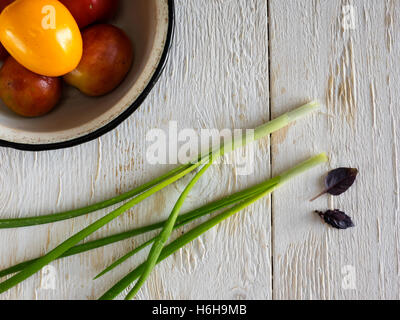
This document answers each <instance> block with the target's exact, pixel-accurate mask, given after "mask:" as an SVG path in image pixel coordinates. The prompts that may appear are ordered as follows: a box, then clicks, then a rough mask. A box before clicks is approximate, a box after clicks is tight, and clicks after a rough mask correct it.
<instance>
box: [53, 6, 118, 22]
mask: <svg viewBox="0 0 400 320" xmlns="http://www.w3.org/2000/svg"><path fill="white" fill-rule="evenodd" d="M60 1H61V3H63V4H64V5H65V6H66V7H67V8H68V10H69V11H70V12H71V14H72V16H73V17H74V18H75V20H76V22H77V23H78V26H79V28H84V27H86V26H88V25H90V24H92V23H94V22H98V21H105V20H108V19H110V18H112V17H114V15H115V13H116V11H117V8H118V4H119V0H60Z"/></svg>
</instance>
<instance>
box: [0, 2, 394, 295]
mask: <svg viewBox="0 0 400 320" xmlns="http://www.w3.org/2000/svg"><path fill="white" fill-rule="evenodd" d="M346 5H353V6H354V8H355V11H354V12H355V16H356V22H355V29H354V30H343V28H342V19H343V15H342V7H343V6H346ZM399 14H400V3H399V2H398V1H395V0H393V1H389V0H387V1H375V0H368V1H364V0H362V1H361V0H359V1H340V0H321V1H311V0H270V1H269V3H268V2H267V0H251V1H248V0H218V1H217V0H203V1H197V0H179V1H176V19H177V21H176V38H175V43H174V45H173V49H172V51H171V56H170V61H169V63H168V66H167V68H166V70H165V73H164V75H163V76H162V78H161V80H160V81H159V83H158V84H157V86H156V87H155V88H154V90H153V91H152V93H151V94H150V96H149V98H148V99H147V100H146V101H145V103H144V104H143V105H142V107H141V108H140V109H139V110H138V111H137V112H136V113H135V114H134V115H133V116H132V117H130V118H129V119H128V120H127V121H126V122H124V123H123V124H122V125H121V126H120V127H118V129H116V130H115V131H113V132H111V133H109V134H107V135H105V136H103V137H102V138H100V139H99V140H97V141H93V142H90V143H88V144H85V145H83V146H79V147H75V148H72V149H67V150H61V151H52V152H44V153H25V152H20V151H15V150H11V149H0V159H1V161H0V190H1V192H0V214H1V216H2V217H22V216H28V215H38V214H45V213H52V212H54V211H60V210H63V209H69V208H75V207H80V206H84V205H87V204H89V203H93V202H95V201H98V200H102V199H105V198H108V197H110V196H113V195H115V194H116V193H120V192H123V191H125V190H128V189H129V188H131V187H133V186H135V185H139V184H140V183H143V182H145V181H147V180H148V179H150V178H151V177H155V176H157V175H159V174H161V173H164V172H166V171H167V170H168V169H169V168H171V167H174V166H152V165H150V164H148V163H147V162H146V158H145V152H146V148H147V147H148V145H149V143H148V142H146V141H145V137H146V133H147V132H148V131H149V130H150V129H152V128H162V129H167V128H168V122H169V121H178V127H179V128H195V129H201V128H218V129H223V128H252V127H254V126H256V125H258V124H260V123H263V122H266V121H267V120H268V119H269V118H270V114H269V111H270V110H271V111H272V116H273V117H275V116H277V115H279V114H281V113H283V112H285V111H287V110H290V109H291V108H293V107H295V106H297V105H299V104H301V103H303V102H305V101H307V100H309V99H313V98H318V99H320V100H321V102H323V103H324V105H325V107H324V109H323V111H322V112H321V113H320V114H318V115H315V116H314V117H312V118H311V119H309V121H308V122H299V123H297V124H296V125H295V126H291V127H290V128H289V129H288V130H284V131H281V132H279V133H278V134H274V135H273V136H272V143H271V145H270V143H269V141H268V139H265V140H263V141H261V142H260V143H258V144H257V147H256V157H255V161H256V162H255V172H254V174H253V175H251V176H239V175H236V174H235V170H233V168H232V167H231V166H228V165H219V166H215V167H213V168H212V169H211V170H210V172H208V173H207V174H206V175H205V176H204V178H203V179H202V182H201V183H199V184H198V185H197V186H196V187H195V190H194V192H193V193H192V195H191V196H190V197H189V201H188V203H187V204H186V205H185V209H186V210H187V209H189V208H194V207H197V206H199V205H201V204H203V203H205V202H207V201H210V200H212V199H215V198H219V197H221V196H223V195H226V194H229V193H232V192H233V191H236V190H241V189H243V188H246V187H247V186H249V185H252V184H254V183H256V182H260V181H263V180H265V179H266V178H268V177H269V176H270V175H271V174H276V173H279V172H281V171H282V170H284V169H286V168H288V167H290V166H291V165H293V164H295V163H297V162H299V161H301V160H304V159H305V158H307V157H308V156H310V155H313V154H315V153H319V152H320V151H327V152H329V155H330V158H331V160H330V163H329V165H328V166H326V167H322V168H319V169H316V170H313V171H312V172H311V173H309V174H307V175H306V176H304V177H303V178H300V179H297V180H296V181H293V182H292V183H290V184H289V185H287V186H285V187H283V188H282V189H280V190H279V191H277V192H276V193H274V195H273V196H272V205H271V202H270V199H265V200H264V201H260V202H258V203H257V204H256V205H253V206H252V207H251V208H249V209H248V210H245V211H244V212H242V213H240V214H238V215H237V216H235V217H233V218H231V219H230V220H229V221H227V222H225V223H223V224H222V225H221V226H219V227H217V228H215V229H214V230H212V231H210V232H208V233H207V234H206V235H205V236H203V237H201V239H199V240H196V241H195V242H193V243H192V244H190V245H189V246H187V247H186V248H185V249H183V250H181V251H180V252H179V253H178V254H176V255H174V256H173V257H171V258H169V259H168V260H166V261H164V262H163V263H162V264H161V265H159V266H158V267H157V268H156V270H155V272H154V273H153V274H152V276H151V277H150V279H149V281H148V282H147V284H146V286H145V287H144V289H143V290H142V291H141V293H140V294H139V295H138V298H139V299H272V298H275V299H297V298H304V299H330V298H336V299H340V298H358V299H362V298H372V299H378V298H390V299H397V298H399V281H398V280H399V274H400V266H399V263H400V257H399V241H400V238H399V231H398V228H399V217H398V214H399V196H400V195H399V174H398V169H397V162H398V154H399V152H400V150H399V143H398V141H399V139H400V134H399V129H398V127H399V118H400V116H399V113H398V112H397V99H398V97H399V95H400V92H399V90H398V88H397V84H398V83H399V82H400V79H399V77H400V70H399V67H398V63H397V62H398V61H400V51H399V50H400V45H399V42H398V40H399V39H398V37H399V30H400V25H399V20H398V19H396V17H397V16H399ZM268 16H269V17H270V24H269V25H268ZM268 54H270V57H269V56H268ZM269 58H270V59H271V60H270V66H271V70H270V72H269ZM269 80H270V81H269ZM270 90H271V92H269V91H270ZM270 98H271V99H270ZM270 163H271V164H272V165H271V166H270ZM342 165H343V166H356V167H358V168H359V169H360V171H361V174H360V177H359V179H358V181H357V183H356V185H355V186H354V187H353V188H352V189H351V190H350V191H349V192H348V193H347V194H345V195H343V196H341V197H339V198H334V199H333V198H330V197H322V198H321V199H319V200H318V201H316V202H314V203H312V204H311V203H309V202H308V199H310V198H311V197H312V196H314V195H315V194H316V193H317V192H318V191H319V189H320V188H321V187H322V174H323V173H324V172H326V171H327V169H328V168H334V167H337V166H342ZM186 181H187V180H185V181H181V182H178V183H177V184H176V185H174V186H172V187H170V188H168V189H166V190H164V191H163V192H160V193H159V194H157V195H155V196H154V197H152V198H151V199H149V200H148V201H145V202H144V203H143V204H141V205H139V206H138V207H136V208H135V209H134V210H131V212H129V213H128V214H125V215H124V216H122V217H120V218H119V219H117V220H116V221H114V222H113V223H111V224H110V225H108V226H107V227H105V228H104V229H102V230H101V231H100V232H98V233H96V234H95V235H93V236H92V237H91V239H95V238H97V237H99V236H103V235H107V234H112V233H116V232H120V231H123V230H128V229H131V228H133V227H136V226H140V225H145V224H148V223H150V222H153V221H158V220H160V219H161V218H162V217H165V216H166V215H168V213H169V211H170V210H171V208H172V206H173V204H174V202H175V200H176V199H177V197H178V195H179V191H182V188H183V187H184V183H185V182H186ZM328 207H332V208H340V209H344V210H346V211H347V212H348V213H349V214H351V215H352V216H353V217H354V220H355V222H356V224H357V227H356V228H355V229H352V230H348V231H345V232H343V231H342V232H340V231H336V230H333V229H330V228H328V227H327V226H325V225H323V224H322V223H321V222H320V220H319V219H318V218H317V217H315V215H313V213H312V211H313V210H315V209H326V208H328ZM104 212H105V211H101V212H97V213H95V214H91V215H89V216H86V217H81V218H78V219H75V220H74V221H66V222H61V223H56V224H52V225H49V226H40V227H34V228H26V229H21V230H2V231H1V232H0V251H1V255H0V268H1V269H3V268H5V267H8V266H10V265H13V264H15V263H17V262H20V261H24V260H26V259H28V258H33V257H36V256H38V255H40V254H43V253H45V252H46V251H48V250H50V249H51V248H53V247H54V246H56V245H57V244H58V243H60V242H61V241H62V240H64V239H65V238H66V237H67V236H68V235H72V234H73V233H76V232H77V231H79V230H81V229H82V228H83V227H84V226H86V225H87V224H88V223H90V222H92V221H95V219H97V218H99V217H100V216H102V215H103V214H104ZM143 239H144V238H141V237H138V238H135V239H134V240H133V241H132V240H127V241H124V242H121V243H118V244H115V245H112V246H108V247H106V248H102V249H97V250H94V251H92V252H89V253H85V254H81V255H79V256H75V257H70V258H66V259H63V260H60V261H57V262H55V263H53V264H52V265H51V266H52V267H54V268H55V269H54V270H56V272H57V278H56V283H55V289H46V286H45V285H44V283H43V281H41V280H43V278H45V277H44V274H43V273H42V274H38V275H35V276H33V277H32V278H30V279H29V280H27V281H25V282H24V283H23V284H21V285H19V286H18V287H17V288H14V289H12V290H10V291H9V292H7V293H5V294H3V295H0V298H1V299H95V298H97V297H99V296H100V295H101V294H102V293H103V292H104V291H105V290H106V289H108V288H109V287H110V286H111V285H112V284H113V283H115V281H117V280H118V279H120V278H121V277H122V276H123V275H124V274H125V273H126V272H127V271H128V270H130V269H132V268H133V267H134V266H136V265H137V264H138V263H140V262H141V261H143V259H144V257H145V254H146V253H147V251H146V252H144V253H143V254H141V255H139V256H138V257H135V258H132V259H130V260H129V262H127V263H125V264H124V265H123V266H121V267H120V268H118V269H116V270H115V271H114V272H112V273H111V274H109V275H107V276H105V277H104V278H103V279H101V280H97V281H93V280H92V277H93V276H95V275H96V274H97V273H98V272H99V271H101V270H102V269H103V268H104V267H105V266H107V265H108V264H109V263H110V262H111V261H112V260H113V259H114V258H115V257H118V256H120V255H122V254H123V253H125V252H127V251H128V250H129V248H132V247H133V246H134V245H135V243H136V244H137V243H140V242H141V241H142V240H143ZM346 266H350V267H352V268H353V269H350V270H355V274H356V288H355V289H347V288H346V287H345V286H343V283H342V282H343V279H346V277H345V276H346V275H344V274H342V271H343V270H344V269H343V268H346ZM347 268H348V267H347ZM346 270H349V269H346Z"/></svg>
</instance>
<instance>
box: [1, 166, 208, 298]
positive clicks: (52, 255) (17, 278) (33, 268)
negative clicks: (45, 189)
mask: <svg viewBox="0 0 400 320" xmlns="http://www.w3.org/2000/svg"><path fill="white" fill-rule="evenodd" d="M200 165H201V163H198V164H194V165H192V166H191V167H189V168H188V169H186V170H184V171H182V172H181V173H179V174H177V175H175V176H174V177H171V178H169V179H167V180H165V181H163V182H162V183H160V184H159V185H157V186H155V187H153V188H152V189H150V190H147V191H146V192H144V193H142V194H141V195H139V196H137V197H136V198H133V199H132V200H130V201H129V202H127V203H126V204H124V205H122V206H121V207H119V208H118V209H116V210H114V211H112V212H110V213H109V214H107V215H106V216H104V217H103V218H101V219H99V220H97V221H96V222H94V223H92V224H91V225H89V226H88V227H86V228H85V229H83V230H82V231H80V232H78V233H77V234H75V235H74V236H72V237H70V238H69V239H67V240H66V241H64V242H63V243H61V244H60V245H59V246H57V247H56V248H55V249H53V250H51V251H50V252H49V253H48V254H46V255H44V256H43V257H41V258H39V259H37V260H36V261H34V262H32V263H31V264H30V265H28V266H27V267H26V268H24V269H23V270H22V271H21V272H19V273H17V274H16V275H14V276H13V277H11V278H10V279H7V280H5V281H3V282H2V283H0V293H3V292H5V291H7V290H8V289H10V288H12V287H14V286H15V285H17V284H18V283H20V282H22V281H24V280H25V279H27V278H29V277H30V276H32V275H33V274H35V273H36V272H38V271H39V270H40V269H42V268H43V267H44V266H46V265H47V264H49V263H50V262H52V261H54V260H56V259H57V258H59V257H60V256H61V255H62V254H63V253H65V252H66V251H67V250H68V249H70V248H71V247H73V246H74V245H76V244H77V243H79V242H80V241H82V240H83V239H85V238H86V237H88V236H89V235H91V234H92V233H93V232H95V231H97V230H98V229H100V228H102V227H104V226H105V225H106V224H107V223H109V222H110V221H112V220H114V219H115V218H117V217H119V216H120V215H121V214H123V213H124V212H125V211H127V210H129V209H131V208H132V207H133V206H135V205H136V204H138V203H140V202H141V201H143V200H144V199H146V198H148V197H150V196H151V195H153V194H154V193H156V192H158V191H160V190H161V189H163V188H165V187H167V186H168V185H170V184H171V183H173V182H175V181H177V180H179V179H180V178H182V177H183V176H185V175H186V174H188V173H189V172H191V171H193V170H194V169H195V168H197V167H199V166H200Z"/></svg>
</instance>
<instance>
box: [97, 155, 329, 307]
mask: <svg viewBox="0 0 400 320" xmlns="http://www.w3.org/2000/svg"><path fill="white" fill-rule="evenodd" d="M327 160H328V158H327V156H326V154H325V153H323V154H320V155H318V156H316V157H313V158H311V159H309V160H307V161H305V162H303V163H301V164H300V165H298V166H296V167H294V168H292V169H290V170H288V171H286V172H285V173H283V174H281V175H280V176H278V177H277V178H278V181H277V182H276V183H275V184H274V185H273V186H270V187H269V188H267V189H265V190H263V191H262V192H260V193H258V194H256V195H254V196H252V197H250V198H249V199H247V200H244V201H242V202H241V203H239V204H237V205H235V206H234V207H232V208H230V209H228V210H226V211H224V212H222V213H220V214H219V215H217V216H215V217H213V218H211V219H210V220H208V221H206V222H204V223H202V224H200V225H199V226H197V227H195V228H194V229H192V230H190V231H189V232H187V233H186V234H184V235H182V236H180V237H179V238H177V239H176V240H175V241H173V242H171V243H170V244H169V245H167V246H166V247H164V249H163V250H162V251H161V254H160V257H159V259H158V261H157V263H159V262H161V261H162V260H164V259H166V258H167V257H169V256H170V255H172V254H173V253H175V252H176V251H178V250H179V249H181V248H182V247H184V246H185V245H186V244H188V243H190V242H191V241H193V240H194V239H196V238H197V237H199V236H201V235H202V234H203V233H205V232H206V231H208V230H209V229H211V228H213V227H214V226H216V225H217V224H219V223H221V222H222V221H224V220H226V219H228V218H229V217H231V216H232V215H234V214H235V213H237V212H239V211H241V210H242V209H244V208H246V207H248V206H249V205H251V204H253V203H254V202H256V201H257V200H259V199H261V198H263V197H265V196H266V195H268V194H270V193H271V192H273V191H274V190H275V189H276V188H278V187H280V186H282V185H283V184H284V183H285V182H287V181H288V180H290V179H292V178H294V177H295V176H297V175H299V174H301V173H303V172H305V171H307V170H309V169H311V168H313V167H315V166H317V165H318V164H321V163H323V162H326V161H327ZM145 266H146V265H145V263H142V264H141V265H139V266H138V267H137V268H135V269H134V270H133V271H131V272H130V273H128V274H127V275H126V276H125V277H124V278H122V279H121V280H120V281H119V282H118V283H117V284H115V285H114V286H113V287H112V288H111V289H110V290H108V291H107V292H106V293H105V294H104V295H103V296H101V297H100V300H111V299H114V298H116V297H117V296H118V295H119V294H120V293H121V292H122V291H124V290H125V289H126V288H127V287H128V286H130V285H131V283H132V282H134V281H135V280H136V279H138V278H139V276H140V275H141V274H142V273H143V271H144V270H145Z"/></svg>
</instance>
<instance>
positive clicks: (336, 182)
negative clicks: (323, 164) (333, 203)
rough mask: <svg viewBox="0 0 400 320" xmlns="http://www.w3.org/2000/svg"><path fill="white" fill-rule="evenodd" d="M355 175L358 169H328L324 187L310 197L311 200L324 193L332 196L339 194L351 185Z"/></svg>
mask: <svg viewBox="0 0 400 320" xmlns="http://www.w3.org/2000/svg"><path fill="white" fill-rule="evenodd" d="M357 175H358V170H357V169H353V168H339V169H335V170H332V171H330V172H329V173H328V176H327V177H326V179H325V186H326V189H325V190H324V191H322V192H321V193H320V194H319V195H317V196H316V197H315V198H313V199H311V201H314V200H315V199H317V198H319V197H320V196H322V195H323V194H325V193H329V194H331V195H333V196H338V195H341V194H342V193H344V192H346V191H347V190H348V189H349V188H350V187H351V186H352V185H353V183H354V181H355V180H356V178H357Z"/></svg>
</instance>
